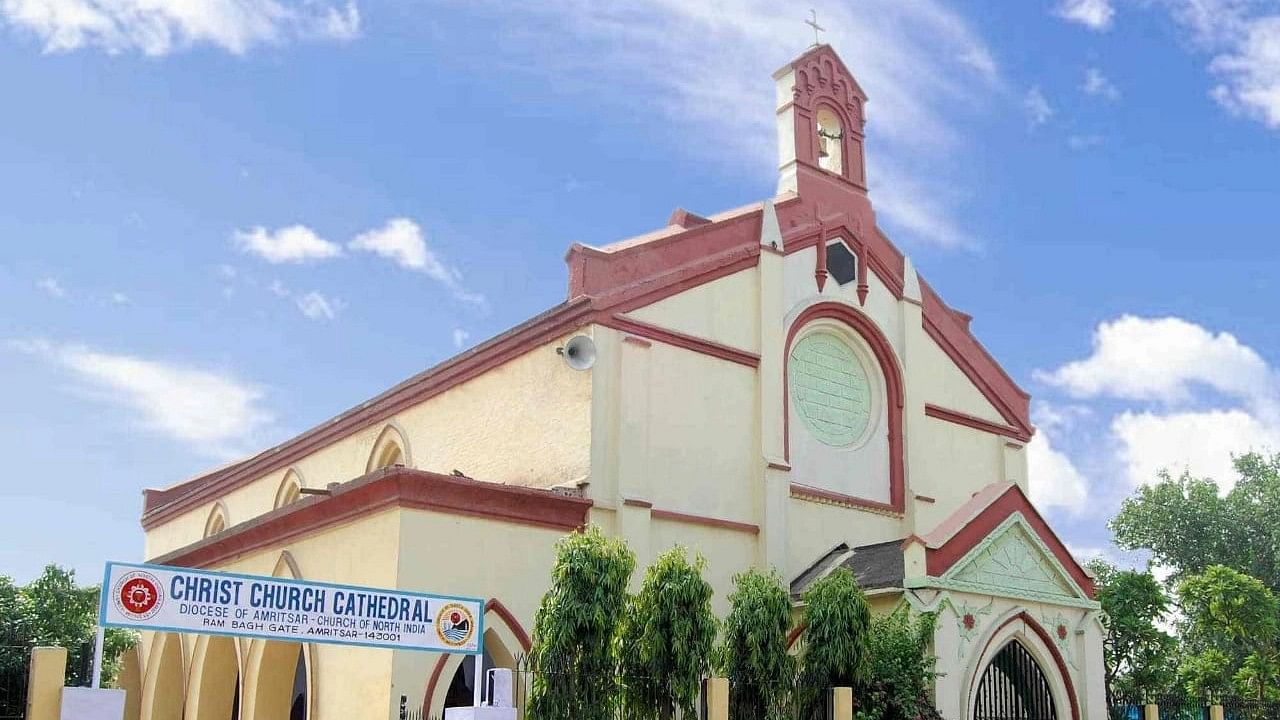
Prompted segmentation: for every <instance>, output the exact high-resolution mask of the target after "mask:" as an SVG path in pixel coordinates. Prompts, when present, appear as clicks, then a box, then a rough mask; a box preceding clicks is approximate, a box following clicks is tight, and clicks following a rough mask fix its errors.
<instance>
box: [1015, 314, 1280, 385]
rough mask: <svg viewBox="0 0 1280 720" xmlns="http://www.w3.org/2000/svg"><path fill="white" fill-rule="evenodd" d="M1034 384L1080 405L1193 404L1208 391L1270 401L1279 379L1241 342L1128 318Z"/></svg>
mask: <svg viewBox="0 0 1280 720" xmlns="http://www.w3.org/2000/svg"><path fill="white" fill-rule="evenodd" d="M1035 378H1036V379H1037V380H1039V381H1041V382H1045V383H1048V384H1050V385H1055V386H1057V387H1060V388H1062V389H1064V390H1066V391H1067V392H1068V393H1070V394H1071V395H1073V396H1076V397H1098V396H1102V395H1107V396H1112V397H1116V398H1120V399H1125V400H1155V401H1160V402H1164V403H1178V402H1188V401H1190V400H1191V399H1192V397H1193V391H1194V390H1195V389H1197V388H1201V387H1207V388H1211V389H1213V390H1216V391H1218V392H1221V393H1224V394H1226V395H1229V396H1232V397H1235V398H1251V397H1257V396H1259V395H1266V394H1269V393H1271V392H1272V391H1273V390H1274V388H1275V375H1274V372H1273V371H1272V370H1271V368H1269V367H1268V366H1267V363H1266V362H1265V361H1264V360H1263V359H1262V357H1261V356H1259V355H1258V353H1257V352H1256V351H1254V350H1253V348H1250V347H1248V346H1247V345H1243V344H1241V343H1240V341H1239V340H1237V339H1236V338H1235V336H1234V335H1232V334H1230V333H1226V332H1220V333H1217V334H1214V333H1211V332H1209V331H1208V330H1205V329H1204V328H1203V327H1201V326H1199V325H1196V324H1194V323H1190V322H1187V321H1186V320H1183V319H1181V318H1175V317H1166V318H1141V317H1135V316H1133V315H1124V316H1122V317H1120V318H1118V319H1116V320H1113V321H1111V322H1104V323H1101V324H1099V325H1098V328H1097V330H1096V331H1095V332H1094V336H1093V354H1092V355H1090V356H1089V357H1088V358H1085V359H1084V360H1076V361H1074V362H1070V363H1067V364H1066V365H1063V366H1062V367H1060V368H1058V369H1057V370H1054V371H1052V372H1044V371H1036V373H1035Z"/></svg>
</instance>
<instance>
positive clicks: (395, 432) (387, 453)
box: [365, 423, 413, 473]
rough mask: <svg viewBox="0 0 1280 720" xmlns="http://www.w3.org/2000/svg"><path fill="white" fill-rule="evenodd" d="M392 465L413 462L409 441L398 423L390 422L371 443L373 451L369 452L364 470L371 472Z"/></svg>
mask: <svg viewBox="0 0 1280 720" xmlns="http://www.w3.org/2000/svg"><path fill="white" fill-rule="evenodd" d="M394 465H403V466H405V467H412V466H413V462H412V459H411V456H410V454H409V441H408V440H407V439H406V438H405V435H404V432H403V431H402V430H401V429H400V426H399V425H397V424H395V423H391V424H389V425H387V426H386V427H385V428H383V429H382V433H381V434H379V435H378V439H377V440H376V441H375V442H374V443H373V451H372V452H370V453H369V462H368V463H367V464H366V465H365V472H366V473H371V472H373V471H374V470H381V469H383V468H389V467H392V466H394Z"/></svg>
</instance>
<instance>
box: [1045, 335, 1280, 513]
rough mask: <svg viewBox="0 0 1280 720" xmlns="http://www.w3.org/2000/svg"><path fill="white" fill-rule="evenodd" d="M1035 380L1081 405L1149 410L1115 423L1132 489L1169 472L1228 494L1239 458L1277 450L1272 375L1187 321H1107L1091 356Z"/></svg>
mask: <svg viewBox="0 0 1280 720" xmlns="http://www.w3.org/2000/svg"><path fill="white" fill-rule="evenodd" d="M1035 377H1036V379H1037V380H1039V381H1042V382H1046V383H1049V384H1051V385H1054V386H1056V387H1059V388H1061V389H1063V390H1065V391H1066V392H1067V393H1069V394H1071V395H1073V396H1076V397H1081V398H1098V399H1110V400H1119V401H1122V402H1127V403H1143V404H1147V405H1148V406H1147V407H1142V406H1138V407H1128V408H1125V409H1122V410H1121V411H1120V412H1118V413H1117V414H1116V415H1115V416H1114V417H1113V418H1112V420H1111V423H1110V428H1109V429H1110V437H1111V439H1112V441H1113V442H1114V443H1115V445H1114V447H1115V449H1116V457H1115V460H1116V463H1117V465H1118V470H1119V472H1120V473H1121V474H1122V475H1123V477H1124V478H1125V480H1126V481H1127V483H1126V484H1127V485H1128V486H1138V485H1142V484H1146V483H1152V482H1155V481H1156V480H1157V479H1158V476H1157V473H1158V472H1159V471H1160V470H1162V469H1165V470H1168V471H1169V472H1170V473H1172V474H1174V475H1175V476H1176V475H1179V474H1181V473H1182V472H1183V471H1184V470H1188V471H1190V472H1191V474H1192V475H1195V476H1197V477H1211V478H1213V479H1214V480H1216V481H1217V482H1218V484H1219V486H1220V487H1222V488H1223V489H1224V490H1225V489H1228V488H1230V487H1231V486H1232V485H1233V484H1234V482H1235V474H1234V471H1233V470H1232V466H1231V457H1232V455H1233V454H1235V455H1240V454H1243V453H1247V452H1250V451H1259V452H1274V451H1277V450H1280V383H1277V374H1276V371H1275V369H1274V368H1272V367H1271V366H1269V365H1268V363H1267V362H1266V361H1265V360H1264V359H1263V358H1262V357H1261V356H1260V355H1259V354H1258V353H1257V352H1256V351H1255V350H1254V349H1253V348H1251V347H1249V346H1247V345H1245V344H1243V343H1241V342H1240V341H1239V340H1237V339H1236V337H1235V336H1233V335H1231V334H1230V333H1226V332H1217V333H1215V332H1211V331H1209V330H1207V329H1205V328H1203V327H1201V326H1200V325H1197V324H1195V323H1191V322H1188V321H1186V320H1183V319H1181V318H1175V317H1166V318H1140V317H1135V316H1132V315H1125V316H1122V317H1120V318H1117V319H1115V320H1113V321H1110V322H1104V323H1101V324H1099V325H1098V328H1097V330H1096V331H1095V333H1094V338H1093V352H1092V354H1091V355H1090V356H1089V357H1087V358H1085V359H1083V360H1077V361H1074V362H1070V363H1067V364H1065V365H1063V366H1061V367H1059V368H1058V369H1056V370H1054V371H1052V372H1042V371H1037V372H1036V373H1035ZM1151 404H1154V407H1152V406H1151Z"/></svg>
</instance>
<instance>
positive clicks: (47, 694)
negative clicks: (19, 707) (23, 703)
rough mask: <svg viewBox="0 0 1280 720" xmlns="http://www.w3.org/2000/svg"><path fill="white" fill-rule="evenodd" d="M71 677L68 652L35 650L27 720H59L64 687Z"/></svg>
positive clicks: (28, 685) (54, 649) (52, 649)
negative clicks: (68, 675)
mask: <svg viewBox="0 0 1280 720" xmlns="http://www.w3.org/2000/svg"><path fill="white" fill-rule="evenodd" d="M66 676H67V649H66V648H60V647H38V648H33V649H32V650H31V671H30V674H29V675H28V676H27V720H58V718H59V717H61V715H62V684H63V682H65V678H66Z"/></svg>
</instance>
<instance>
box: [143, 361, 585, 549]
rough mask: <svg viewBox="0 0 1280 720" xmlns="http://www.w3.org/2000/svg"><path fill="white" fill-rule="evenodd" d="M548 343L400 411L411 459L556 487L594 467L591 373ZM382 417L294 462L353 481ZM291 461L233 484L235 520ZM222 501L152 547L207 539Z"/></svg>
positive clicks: (258, 510) (231, 518)
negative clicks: (206, 531)
mask: <svg viewBox="0 0 1280 720" xmlns="http://www.w3.org/2000/svg"><path fill="white" fill-rule="evenodd" d="M562 341H563V339H561V340H557V341H556V342H552V343H547V344H545V345H543V346H540V347H538V348H535V349H533V350H531V351H529V352H528V353H526V354H524V355H521V356H519V357H517V358H514V359H513V360H511V361H509V362H507V363H505V364H503V365H500V366H498V367H495V368H493V369H492V370H490V371H489V372H487V373H485V374H484V375H481V376H479V377H476V378H474V379H472V380H470V381H469V382H466V383H462V384H461V385H458V386H456V387H453V388H451V389H449V390H446V391H445V392H443V393H441V394H439V395H437V396H435V397H432V398H429V399H428V400H426V401H424V402H422V403H419V404H418V405H415V406H413V407H411V408H409V409H407V410H405V411H404V412H402V413H400V414H399V415H397V416H396V417H395V418H393V421H394V424H395V425H397V426H398V427H399V428H400V429H402V430H403V432H404V435H405V438H406V440H407V441H408V445H409V447H408V448H407V449H406V454H407V460H408V462H407V463H406V464H408V465H409V466H411V467H415V468H418V469H422V470H433V471H436V472H442V473H449V472H452V471H453V470H454V469H459V470H461V471H462V472H464V473H465V474H467V475H468V476H470V477H474V478H476V479H479V480H485V481H492V482H505V483H508V484H512V485H524V486H529V487H549V486H552V485H557V484H561V483H568V482H574V481H577V480H580V479H583V478H585V477H586V476H587V474H588V468H589V464H590V461H589V447H590V412H591V410H590V406H591V379H590V374H589V373H582V372H575V371H573V370H570V369H569V368H567V367H566V366H565V364H564V361H563V359H562V358H561V357H560V356H559V355H557V354H556V352H555V348H556V347H559V346H560V345H562V344H563V342H562ZM386 425H387V423H386V422H379V423H375V424H373V425H370V426H368V427H365V428H363V429H361V430H359V431H357V432H355V433H353V434H351V435H349V436H347V437H345V438H343V439H341V440H339V441H337V442H335V443H332V444H330V445H328V446H325V447H323V448H320V449H318V450H316V451H315V452H314V453H312V454H310V455H308V456H307V457H305V458H303V459H302V460H301V461H299V462H298V463H296V464H295V465H294V467H296V469H297V470H298V472H299V473H300V474H301V476H302V478H303V480H304V482H305V484H306V486H307V487H313V488H316V487H324V486H325V485H326V484H328V483H330V482H345V481H347V480H351V479H352V478H356V477H359V476H361V475H363V474H364V473H365V468H366V467H367V465H368V462H369V457H370V453H371V452H372V451H373V448H374V443H375V442H376V441H377V439H378V437H379V435H380V434H381V433H382V432H383V429H384V428H385V427H386ZM287 470H288V468H281V469H278V470H275V471H273V472H271V473H268V474H266V475H264V476H262V477H260V478H258V479H256V480H254V481H252V482H250V483H248V484H246V485H244V486H242V487H240V488H237V489H236V490H233V491H231V492H230V493H227V494H226V495H225V496H223V497H222V498H219V499H220V500H221V502H222V503H223V504H224V505H225V506H226V509H227V514H228V526H231V525H234V524H237V523H240V522H244V521H246V520H251V519H253V518H255V517H257V516H259V515H262V514H263V513H266V512H269V511H270V510H271V509H272V505H273V502H274V499H275V494H276V491H277V490H278V489H279V487H280V483H281V481H282V480H283V479H284V476H285V473H286V472H287ZM213 507H214V502H213V501H211V502H208V503H205V504H203V505H201V506H199V507H197V508H195V509H193V510H191V511H189V512H187V513H184V514H182V515H180V516H178V517H175V518H173V519H172V520H170V521H169V522H166V523H164V524H163V525H160V526H157V527H154V528H152V529H151V530H150V531H149V532H147V534H146V552H145V554H146V556H147V557H156V556H158V555H162V554H164V553H166V552H169V551H171V550H174V549H177V548H180V547H183V546H185V545H187V544H189V543H192V542H195V541H196V540H199V539H200V538H201V537H202V536H203V533H204V527H205V522H206V521H207V520H208V518H209V513H210V512H211V511H212V510H213Z"/></svg>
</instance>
